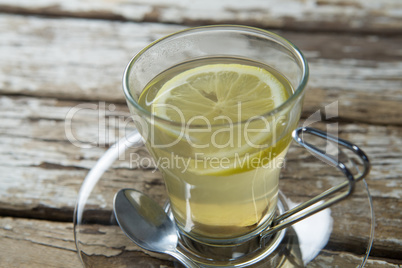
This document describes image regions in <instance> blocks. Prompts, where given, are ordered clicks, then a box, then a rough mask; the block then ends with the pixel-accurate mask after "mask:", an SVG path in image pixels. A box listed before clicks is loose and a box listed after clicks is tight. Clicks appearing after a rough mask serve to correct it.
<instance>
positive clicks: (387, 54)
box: [0, 15, 402, 125]
mask: <svg viewBox="0 0 402 268" xmlns="http://www.w3.org/2000/svg"><path fill="white" fill-rule="evenodd" d="M179 29H183V27H182V26H174V25H164V24H149V23H146V24H138V23H130V22H109V21H87V20H79V19H43V18H36V17H19V16H8V15H3V16H0V31H1V32H2V39H1V40H0V44H1V45H2V50H0V57H1V58H2V60H1V61H0V92H1V93H2V94H8V95H28V96H36V97H54V98H57V99H65V100H83V101H108V102H113V103H125V101H124V96H123V92H122V90H121V77H122V73H123V70H124V68H125V66H126V64H127V63H128V62H129V60H130V58H131V57H132V56H133V55H134V54H135V53H136V52H138V51H139V50H140V49H142V48H143V47H145V46H146V45H147V44H149V43H150V42H151V41H153V40H155V39H157V38H159V37H161V36H163V35H166V34H168V33H171V32H174V31H176V30H179ZM280 34H282V35H284V36H285V37H288V38H289V39H291V40H292V41H293V42H294V43H295V44H300V48H301V50H302V51H303V52H304V53H305V54H306V56H307V58H308V61H309V65H310V69H311V70H310V74H311V75H310V80H309V84H308V87H309V88H308V90H307V95H306V102H305V103H306V105H305V110H304V111H305V112H304V116H305V117H307V116H309V115H311V114H312V113H313V112H315V111H316V110H317V109H319V108H322V107H324V106H325V105H328V104H331V103H333V102H335V101H338V105H339V108H338V112H339V119H342V120H344V121H347V122H364V123H373V124H381V125H388V124H392V125H401V124H402V121H401V119H400V114H401V113H402V106H401V105H400V102H401V101H402V95H401V94H400V93H401V89H402V78H401V77H402V56H401V51H400V47H399V46H398V45H396V44H398V43H400V42H402V38H401V37H400V36H396V37H382V36H371V37H368V36H362V37H359V36H354V37H350V36H348V35H339V34H338V35H330V34H319V33H316V34H311V33H309V34H307V33H294V32H283V31H282V32H280ZM311 35H313V36H314V38H312V37H311ZM327 44H329V45H327ZM382 47H387V50H383V49H380V48H382ZM380 50H381V52H378V51H380ZM354 51H358V52H357V53H355V52H354ZM355 54H356V55H355ZM370 55H375V56H372V57H371V56H370ZM373 107H375V109H373Z"/></svg>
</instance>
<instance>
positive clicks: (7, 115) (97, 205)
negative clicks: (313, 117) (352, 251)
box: [0, 96, 402, 258]
mask: <svg viewBox="0 0 402 268" xmlns="http://www.w3.org/2000/svg"><path fill="white" fill-rule="evenodd" d="M0 103H1V104H2V105H0V114H1V115H2V118H1V120H2V125H1V127H0V144H1V146H2V148H3V149H2V152H1V153H0V158H1V161H2V165H1V166H0V170H1V171H0V172H1V174H5V176H4V178H3V180H1V181H0V186H1V187H0V204H1V206H0V213H1V214H2V215H8V216H19V217H21V216H28V217H31V218H38V219H53V220H62V221H71V220H72V212H73V208H74V205H75V202H76V198H77V195H78V191H79V189H80V187H81V183H82V181H83V179H84V177H85V176H86V174H87V172H88V170H89V169H90V168H91V167H93V166H94V165H95V163H96V161H97V160H98V158H99V157H100V156H101V155H102V154H103V153H104V151H105V150H106V149H107V147H109V146H110V145H112V144H113V143H114V142H115V141H116V140H117V139H118V138H119V137H122V136H124V135H126V132H129V131H130V130H132V128H131V127H130V126H127V128H126V129H124V128H123V129H122V128H121V126H120V125H119V120H118V119H119V118H121V120H123V119H124V120H125V119H126V118H127V116H128V113H127V108H126V107H125V105H118V104H117V105H115V104H113V105H114V109H113V110H112V111H111V110H109V107H110V106H109V105H110V104H109V103H104V104H102V103H100V104H97V105H98V107H97V108H96V109H94V110H92V109H83V110H80V111H79V112H78V113H77V114H76V116H75V117H73V120H72V123H71V129H72V132H73V133H75V136H74V137H75V139H76V141H79V142H78V143H77V144H76V145H74V144H72V143H71V141H69V140H68V139H67V138H66V136H65V126H66V121H64V120H63V118H65V116H66V114H67V113H68V112H69V111H70V110H71V107H75V106H77V105H80V104H82V103H81V102H74V101H63V100H57V99H53V98H39V99H38V98H35V97H24V96H13V97H10V96H3V97H1V98H0ZM92 104H93V103H92ZM102 109H103V110H102ZM111 118H115V120H110V119H111ZM124 120H123V121H124ZM99 122H105V123H106V124H105V125H104V126H102V125H100V123H99ZM327 123H328V122H318V123H316V124H315V125H313V126H314V127H317V128H320V129H325V128H326V125H327ZM329 123H333V122H329ZM99 129H103V130H104V131H105V130H106V131H107V132H108V133H110V135H109V136H107V139H105V137H106V136H99V133H102V132H99ZM401 132H402V129H401V128H400V127H398V126H380V125H379V126H369V125H365V124H348V123H342V124H339V133H340V136H341V137H342V138H346V139H348V140H351V141H355V142H356V143H357V144H358V145H359V146H361V147H362V148H363V149H364V150H365V151H366V153H367V154H368V155H369V156H370V157H371V158H372V164H373V169H372V171H371V174H370V177H369V179H368V183H369V187H370V192H371V194H372V196H373V198H374V210H375V213H376V215H377V218H378V220H377V229H378V230H379V232H378V233H376V240H375V243H374V248H373V254H374V253H375V256H378V257H386V258H394V257H397V255H398V254H399V253H398V252H399V251H398V250H397V249H398V248H400V247H401V244H402V237H401V236H400V234H401V232H400V231H396V230H400V226H401V218H402V215H401V214H400V213H401V211H400V209H399V208H400V207H401V202H400V200H401V195H402V184H401V180H400V174H401V171H402V170H401V166H402V165H401V159H402V151H401V148H402V146H400V145H401V143H402V138H401V137H402V133H401ZM292 148H293V149H291V150H290V152H289V157H288V161H287V167H286V169H285V171H284V173H283V183H284V188H286V189H287V191H288V193H289V194H290V195H291V196H293V198H294V201H301V200H303V198H308V197H311V196H312V195H315V194H318V193H320V192H322V191H323V190H325V189H327V188H329V187H330V186H332V185H334V183H336V182H337V181H339V178H340V176H339V173H338V172H337V171H335V170H332V169H325V171H324V170H323V168H324V166H323V163H321V161H318V160H315V159H314V157H312V156H311V155H310V154H309V153H307V152H303V151H302V150H300V149H299V148H297V147H295V146H294V147H292ZM130 153H132V154H135V156H140V157H141V159H145V160H146V159H147V158H149V154H148V153H147V152H146V151H145V150H144V148H142V147H140V148H134V149H132V151H130ZM140 163H141V162H138V161H137V162H136V161H131V162H130V158H129V156H127V157H126V158H125V159H121V161H118V162H116V163H115V164H114V166H113V168H112V169H111V170H110V171H108V172H107V173H106V174H105V176H104V177H103V178H102V182H101V183H99V185H98V186H97V188H95V189H94V192H93V194H92V195H91V196H90V199H89V201H88V211H89V212H88V213H92V214H90V215H89V216H88V217H91V215H97V217H99V216H102V215H104V216H102V217H104V219H105V220H104V221H107V220H108V219H109V218H110V209H111V204H112V200H113V195H114V193H115V192H116V191H117V190H118V189H120V188H123V187H134V188H136V189H139V190H141V191H144V192H146V193H148V194H150V195H151V196H153V197H154V198H155V199H156V200H157V201H158V202H159V203H160V204H163V203H164V201H165V199H166V193H165V189H164V185H163V182H162V180H161V176H160V174H159V173H158V172H155V171H154V169H153V168H154V167H152V166H150V167H145V168H142V167H141V166H139V165H140ZM143 163H148V162H143ZM144 165H145V164H144ZM32 174H35V175H34V176H32ZM323 177H324V178H323ZM21 185H24V187H21ZM311 185H315V187H313V188H311ZM300 192H303V193H310V194H309V195H307V196H306V195H302V196H301V195H300V194H299V193H300ZM362 198H364V195H363V196H362V195H357V196H356V199H355V202H352V204H349V205H350V206H351V207H352V208H354V209H357V208H358V207H359V206H361V204H366V203H367V202H366V201H364V199H362ZM299 199H300V200H299ZM362 202H363V203H362ZM344 210H345V207H343V209H342V206H341V207H340V209H338V210H336V209H335V210H334V213H335V215H342V214H345V212H344ZM349 219H350V222H351V226H353V227H351V229H350V230H349V231H348V232H345V231H344V230H341V229H340V230H339V231H336V232H337V233H338V234H339V237H342V239H343V240H342V239H340V240H341V241H339V243H340V244H341V245H345V244H344V243H345V241H349V242H348V243H350V245H354V246H361V245H362V243H364V241H361V240H359V238H358V237H359V235H358V234H359V232H358V230H367V228H369V225H367V224H369V221H368V220H367V219H369V215H367V214H366V215H361V216H359V217H353V215H350V217H349ZM383 219H386V220H383ZM364 228H365V229H364ZM390 235H392V236H393V237H394V238H393V240H389V237H390ZM353 237H354V238H353ZM334 246H335V247H336V248H338V247H339V245H338V246H337V245H334ZM358 253H359V252H358ZM360 254H361V253H360Z"/></svg>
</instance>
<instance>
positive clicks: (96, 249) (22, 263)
mask: <svg viewBox="0 0 402 268" xmlns="http://www.w3.org/2000/svg"><path fill="white" fill-rule="evenodd" d="M80 231H81V233H80V238H81V242H83V243H82V244H81V245H80V248H81V249H83V250H84V252H85V255H83V260H84V262H85V263H86V265H87V266H86V267H127V266H129V267H138V268H142V267H150V268H162V267H163V268H169V267H176V266H175V265H174V264H173V263H172V262H171V261H168V260H167V259H168V257H167V256H161V255H155V254H152V253H149V252H147V253H143V252H142V250H141V249H140V248H138V247H137V246H136V245H134V243H132V242H131V241H130V240H129V239H128V238H127V237H125V236H124V235H123V233H122V232H121V230H120V229H119V228H118V227H117V226H116V225H111V226H102V225H88V226H86V227H83V228H81V229H80ZM0 239H1V241H2V243H0V266H1V267H10V268H13V267H32V268H42V267H58V268H61V267H65V268H69V267H74V268H76V267H80V266H81V263H80V260H79V258H78V255H77V253H76V248H75V242H74V237H73V226H72V223H62V222H52V221H44V220H33V219H18V218H8V217H4V218H0ZM122 245H124V246H122ZM357 258H360V256H358V255H354V254H350V253H347V252H336V251H329V250H324V251H323V252H322V253H321V255H320V256H319V257H318V258H317V259H315V260H314V263H313V264H310V266H309V267H333V264H334V263H336V264H338V265H340V264H343V265H342V267H349V266H348V265H349V264H350V262H351V260H352V261H356V260H357ZM339 267H340V266H339ZM366 267H368V268H396V267H399V266H398V265H397V264H393V263H392V260H389V261H387V260H381V259H369V260H368V262H367V264H366Z"/></svg>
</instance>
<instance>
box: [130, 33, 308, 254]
mask: <svg viewBox="0 0 402 268" xmlns="http://www.w3.org/2000/svg"><path fill="white" fill-rule="evenodd" d="M220 63H223V64H233V63H240V64H247V65H252V66H257V67H262V68H264V69H268V70H270V72H271V73H272V74H274V75H275V76H276V77H277V78H278V79H279V80H280V81H281V82H282V84H284V85H286V91H287V94H288V95H289V96H288V98H287V99H286V101H284V102H283V103H281V104H280V105H279V106H277V107H276V108H275V109H273V110H270V111H267V112H264V113H261V114H256V115H253V116H249V117H247V116H245V115H241V114H240V113H241V111H242V108H241V105H245V104H243V103H241V102H239V103H237V104H236V105H234V106H236V107H233V109H234V111H237V113H238V114H239V117H238V118H239V120H237V121H235V122H234V121H233V120H232V121H230V120H228V119H227V118H226V119H225V118H223V117H219V118H216V120H212V121H211V120H206V119H205V118H202V117H199V116H193V117H189V115H188V114H185V113H184V112H183V111H181V110H180V109H179V108H177V106H175V103H174V102H172V103H169V104H168V105H169V107H165V108H166V109H170V112H171V113H175V114H176V118H179V119H180V120H176V121H172V120H168V119H166V118H163V117H161V116H160V115H157V114H155V110H153V109H151V108H149V107H147V103H148V102H150V101H152V98H153V97H155V94H157V89H156V91H155V92H156V93H150V94H148V95H146V97H144V94H145V93H143V92H144V90H145V89H150V88H151V87H152V86H153V85H158V84H163V83H164V82H165V81H167V80H168V79H165V78H164V77H167V76H168V74H169V73H170V72H171V73H173V74H178V73H180V72H184V71H186V70H189V69H191V68H195V67H198V66H201V65H204V64H220ZM165 74H166V75H165ZM158 77H159V78H158ZM155 78H157V79H156V80H155ZM164 79H165V80H164ZM307 80H308V65H307V62H306V59H305V58H304V57H303V55H302V53H301V52H300V51H299V49H297V48H296V47H295V46H294V45H293V44H292V43H290V42H289V41H287V40H286V39H284V38H282V37H280V36H278V35H276V34H274V33H271V32H268V31H265V30H261V29H256V28H252V27H244V26H232V25H222V26H207V27H198V28H191V29H186V30H184V31H180V32H177V33H174V34H172V35H169V36H167V37H164V38H162V39H160V40H157V41H155V42H154V43H152V44H150V45H149V46H148V47H146V48H145V49H143V50H142V51H140V52H139V53H138V54H137V55H136V56H135V57H134V58H133V59H132V60H131V61H130V63H129V65H128V66H127V68H126V70H125V72H124V78H123V88H124V93H125V96H126V99H127V103H128V106H129V108H130V112H131V113H132V115H133V118H134V122H135V124H136V126H137V129H138V131H139V132H140V133H141V135H142V137H143V139H144V141H145V144H146V147H147V149H148V150H149V152H150V153H151V155H152V157H153V158H154V160H155V163H156V165H157V167H158V168H159V170H160V171H161V172H162V174H163V178H164V181H165V184H166V188H167V192H168V196H169V199H170V208H171V211H172V213H173V216H174V219H175V221H176V224H177V226H178V229H179V231H180V233H181V234H182V235H183V236H184V237H186V238H188V239H190V240H192V241H197V242H199V243H202V244H206V245H214V246H225V245H226V246H227V245H238V244H241V243H243V242H245V241H249V240H251V239H252V238H254V237H256V236H258V235H259V234H260V233H261V232H262V231H263V230H264V229H266V228H267V227H268V226H269V225H270V224H271V223H272V220H273V218H274V214H275V211H276V207H277V200H278V180H279V173H280V169H281V168H282V166H283V161H284V158H285V155H286V152H287V149H288V147H289V144H290V142H291V139H292V136H291V135H292V132H293V130H294V129H295V128H296V126H297V124H298V121H299V118H300V113H301V109H302V101H303V96H304V91H305V87H306V83H307ZM247 90H250V88H248V87H247V85H245V86H244V91H247ZM164 105H167V104H164ZM206 109H207V108H206Z"/></svg>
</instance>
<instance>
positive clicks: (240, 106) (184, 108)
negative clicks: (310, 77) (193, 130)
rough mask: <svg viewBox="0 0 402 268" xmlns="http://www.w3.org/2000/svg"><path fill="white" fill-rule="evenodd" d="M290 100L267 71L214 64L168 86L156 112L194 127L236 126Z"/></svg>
mask: <svg viewBox="0 0 402 268" xmlns="http://www.w3.org/2000/svg"><path fill="white" fill-rule="evenodd" d="M287 97H288V96H287V92H286V90H285V87H284V86H283V84H282V83H281V82H280V81H279V80H278V79H277V78H276V77H275V76H274V75H273V74H271V73H270V72H268V71H267V70H265V69H262V68H259V67H255V66H250V65H242V64H210V65H204V66H201V67H197V68H193V69H190V70H187V71H185V72H182V73H180V74H179V75H177V76H175V77H173V78H172V79H171V80H169V81H168V82H166V83H165V84H164V85H163V87H162V88H161V89H160V91H159V92H158V94H157V95H156V97H155V99H154V101H153V105H152V112H153V113H154V114H155V115H157V116H159V117H162V118H166V119H169V120H172V121H175V122H182V120H183V119H184V121H185V122H186V123H187V122H191V124H193V125H196V124H201V125H207V124H210V125H216V124H225V123H229V122H233V123H235V122H239V121H244V120H247V119H249V118H251V117H253V116H257V115H262V114H264V113H266V112H269V111H270V110H273V109H274V108H276V107H278V106H279V105H280V104H281V103H283V102H284V101H285V100H286V99H287ZM179 111H180V112H179ZM230 120H231V121H230Z"/></svg>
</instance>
